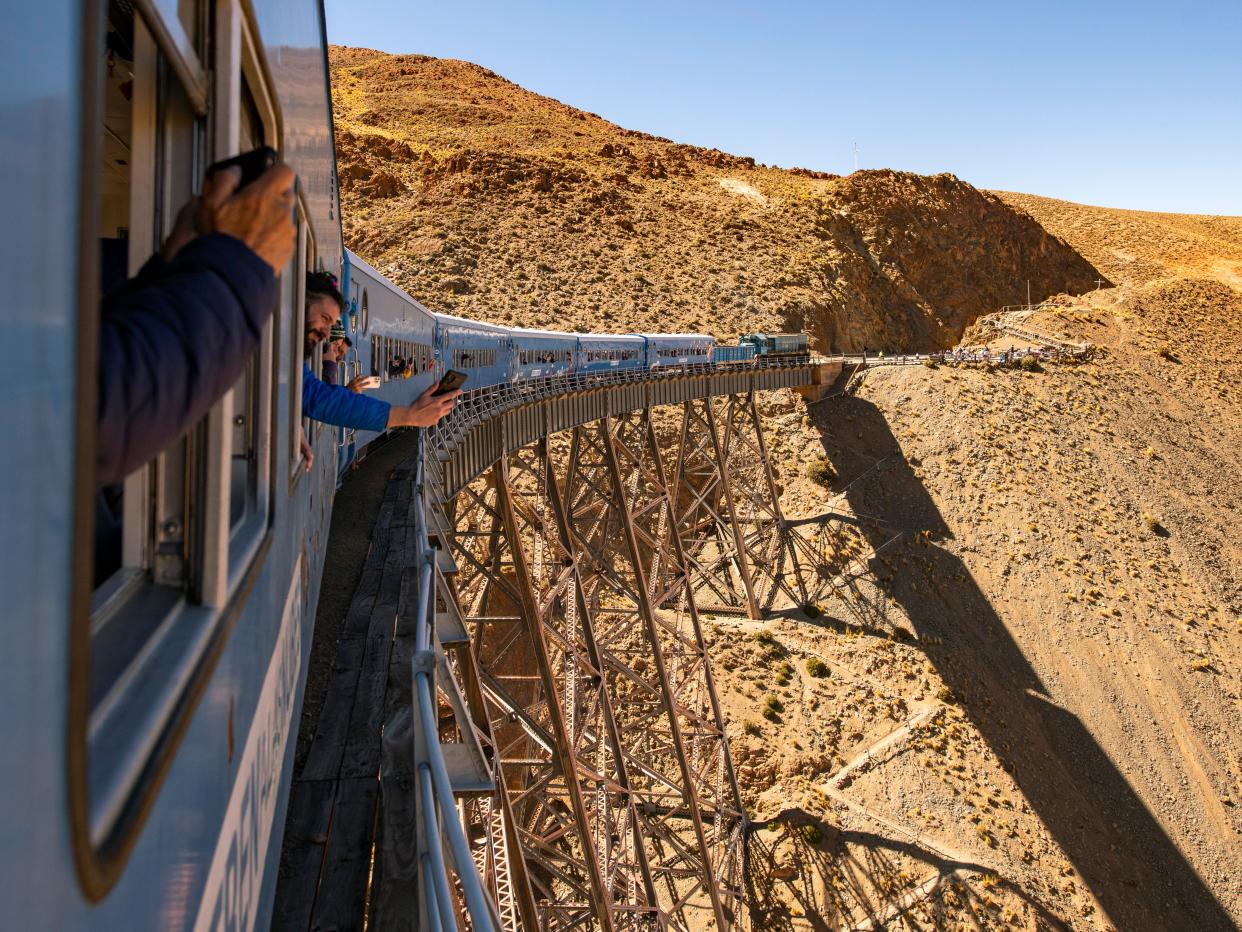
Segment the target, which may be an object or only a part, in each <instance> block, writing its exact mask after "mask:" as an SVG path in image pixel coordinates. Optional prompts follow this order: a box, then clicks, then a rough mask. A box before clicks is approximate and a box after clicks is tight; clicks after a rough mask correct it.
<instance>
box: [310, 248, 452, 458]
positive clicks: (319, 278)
mask: <svg viewBox="0 0 1242 932" xmlns="http://www.w3.org/2000/svg"><path fill="white" fill-rule="evenodd" d="M344 307H345V298H344V296H343V295H342V294H341V292H340V290H339V289H338V288H337V286H336V278H335V277H334V276H333V275H332V274H330V273H328V272H312V273H310V274H309V275H307V276H306V337H305V346H304V350H305V354H306V355H307V356H309V355H310V353H311V352H312V351H313V350H314V349H315V347H316V346H318V345H319V344H320V343H321V342H323V341H324V340H326V339H327V338H328V336H329V334H330V333H331V332H332V327H333V326H334V325H335V324H336V322H337V321H338V320H340V319H341V311H342V310H343V309H344ZM434 391H435V386H434V385H432V386H430V387H429V388H428V389H427V390H426V391H425V392H423V393H422V394H421V395H419V396H418V397H417V398H415V399H414V401H413V402H412V403H411V404H408V405H390V404H389V403H388V402H386V401H380V400H379V399H378V398H370V397H368V396H366V395H360V394H357V393H355V392H352V391H350V390H349V389H348V388H346V387H344V386H342V385H328V384H326V383H325V382H322V381H320V380H319V379H317V378H315V374H314V373H313V372H311V368H310V364H309V363H306V362H304V363H303V366H302V414H303V416H305V417H308V418H310V419H311V420H312V421H322V422H323V423H325V424H333V425H335V426H337V427H352V428H354V429H355V430H370V431H376V432H379V431H383V430H386V429H388V428H390V427H431V426H432V425H433V424H437V423H439V421H440V419H441V418H442V417H444V415H446V414H448V413H449V411H451V410H452V409H453V404H454V402H455V401H456V400H457V396H458V395H460V394H461V392H460V391H453V392H446V393H445V394H443V395H433V394H432V393H433V392H434ZM303 452H305V450H304V451H303Z"/></svg>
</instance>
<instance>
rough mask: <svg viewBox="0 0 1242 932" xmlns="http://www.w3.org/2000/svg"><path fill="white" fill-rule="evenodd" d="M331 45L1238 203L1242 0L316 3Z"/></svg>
mask: <svg viewBox="0 0 1242 932" xmlns="http://www.w3.org/2000/svg"><path fill="white" fill-rule="evenodd" d="M327 16H328V37H329V39H330V40H331V41H332V42H335V43H339V44H342V45H354V46H366V47H369V48H377V49H383V50H384V51H389V52H419V53H423V54H427V55H436V56H440V57H445V58H462V59H466V60H467V61H473V62H477V63H478V64H480V65H484V66H486V67H488V68H490V69H492V70H493V71H496V72H498V73H500V74H502V75H504V76H505V77H506V78H508V79H510V80H511V81H515V82H516V83H518V84H520V85H522V86H523V87H526V88H529V89H530V90H532V91H535V92H537V93H540V94H546V95H548V96H550V97H555V98H557V99H559V100H562V101H564V102H566V103H568V104H572V105H573V106H576V107H581V108H582V109H584V110H590V111H592V112H594V113H598V114H600V115H601V116H603V117H605V118H607V119H609V120H612V121H614V122H616V123H619V124H620V125H622V126H625V127H628V128H632V129H639V130H643V131H645V132H649V133H655V134H656V135H659V136H667V137H669V138H670V139H674V140H676V141H678V142H689V143H694V144H697V145H702V146H714V147H716V148H719V149H723V150H725V151H727V152H733V153H736V154H739V155H750V156H754V157H755V158H756V159H758V160H759V161H761V162H767V163H770V164H776V165H782V166H786V167H789V166H794V165H801V166H806V167H808V168H817V169H821V170H824V171H835V172H848V171H850V170H852V168H853V164H854V143H855V142H857V143H858V147H859V165H860V166H861V167H863V168H879V167H891V168H897V169H903V170H907V171H915V172H928V173H931V172H940V171H950V172H953V173H954V174H956V175H958V176H959V177H961V178H963V179H965V180H967V181H969V182H971V183H972V184H975V185H978V186H980V187H987V188H1002V189H1009V190H1015V191H1025V192H1029V193H1033V194H1046V195H1049V196H1052V197H1062V198H1067V199H1069V200H1074V201H1081V202H1083V203H1088V204H1104V205H1107V206H1111V207H1132V208H1137V209H1145V210H1169V211H1184V212H1196V213H1227V214H1242V0H1212V2H1204V0H1184V2H1151V0H1132V2H1128V3H1120V2H1111V0H1109V2H1101V0H1079V2H1062V0H1044V2H1039V3H1029V2H1027V3H1018V2H1013V0H993V2H960V3H935V2H922V3H919V2H882V0H872V2H866V0H861V2H855V3H848V4H847V3H840V2H836V0H822V2H818V3H816V2H792V0H791V2H779V0H777V2H769V3H751V4H742V3H733V2H724V0H717V2H710V3H708V2H684V3H683V2H676V0H666V2H663V3H652V2H647V0H630V2H620V3H608V4H604V3H596V2H592V0H579V2H542V3H536V2H525V3H523V2H478V0H449V2H444V0H439V2H434V3H433V2H425V0H404V2H401V0H327Z"/></svg>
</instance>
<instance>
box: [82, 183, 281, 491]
mask: <svg viewBox="0 0 1242 932" xmlns="http://www.w3.org/2000/svg"><path fill="white" fill-rule="evenodd" d="M238 177H239V173H238V170H237V169H228V170H225V171H222V172H218V173H216V174H214V175H209V176H208V177H207V179H206V180H205V181H204V182H203V193H202V196H201V197H199V198H197V199H196V200H195V201H194V202H192V204H191V205H188V208H187V209H185V210H183V211H182V213H181V215H180V216H179V217H178V219H177V226H176V228H175V229H174V231H173V233H172V235H171V236H170V237H169V239H168V242H166V243H165V244H164V246H163V248H162V249H161V251H160V253H158V254H157V255H155V256H153V257H152V258H151V260H150V261H149V262H148V263H147V264H146V265H145V266H143V269H142V271H141V272H139V274H138V275H137V276H135V277H134V278H133V279H131V280H130V281H128V282H126V283H125V284H124V285H122V286H121V287H120V288H119V289H117V290H116V291H115V292H113V293H112V294H110V295H108V296H107V297H106V298H105V299H104V301H103V303H102V307H101V312H100V323H99V373H98V383H97V384H98V409H97V410H98V420H97V436H96V445H95V466H96V483H97V485H98V486H100V487H103V486H107V485H112V484H115V483H118V482H120V481H121V480H122V479H124V478H125V476H127V475H129V474H130V473H131V472H133V471H134V470H135V469H137V468H138V467H139V466H141V465H142V464H143V463H146V462H148V461H149V460H151V459H152V458H153V457H154V456H155V455H156V454H158V453H159V452H160V451H161V450H162V449H164V448H165V447H166V446H168V444H170V443H172V442H173V441H174V440H176V439H177V438H178V437H180V436H181V435H182V434H184V433H185V432H186V431H187V430H188V429H189V428H190V427H191V426H192V425H193V424H194V423H196V422H197V421H198V420H199V419H201V418H202V417H203V415H205V414H206V413H207V411H208V410H209V409H210V408H211V406H212V405H214V404H215V403H216V402H217V401H219V400H220V398H221V397H222V396H223V395H224V393H225V392H226V391H228V390H229V387H230V386H232V385H233V383H234V382H236V381H237V379H238V378H239V377H240V376H241V373H242V370H243V369H244V368H245V366H246V363H247V362H248V361H249V360H250V356H251V354H252V353H253V352H254V351H255V350H256V349H257V348H258V346H259V338H260V336H261V334H262V332H263V327H264V325H265V324H266V323H267V319H268V318H269V317H270V316H271V314H272V310H273V308H274V307H275V306H276V296H277V291H278V288H277V283H276V275H277V274H278V273H279V271H280V270H281V269H283V268H284V267H285V265H286V264H288V262H289V257H290V256H291V255H292V254H293V244H294V228H293V221H292V213H293V181H294V174H293V171H292V170H291V169H290V168H289V167H288V166H285V165H276V166H273V167H272V168H269V169H268V170H267V172H266V173H265V174H264V175H262V176H261V177H260V178H258V179H256V180H255V181H254V182H252V183H251V184H248V185H247V186H246V187H245V188H242V189H241V190H240V191H239V190H237V183H238Z"/></svg>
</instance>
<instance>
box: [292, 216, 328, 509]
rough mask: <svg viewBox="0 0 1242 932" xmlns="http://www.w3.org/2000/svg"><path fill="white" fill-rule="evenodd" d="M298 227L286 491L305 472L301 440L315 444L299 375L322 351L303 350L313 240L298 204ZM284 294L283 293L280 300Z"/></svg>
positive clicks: (313, 366) (314, 365) (314, 366)
mask: <svg viewBox="0 0 1242 932" xmlns="http://www.w3.org/2000/svg"><path fill="white" fill-rule="evenodd" d="M294 214H295V215H294V223H295V224H296V226H297V250H296V254H295V256H294V265H295V268H294V271H293V281H292V282H290V283H289V287H288V295H289V297H291V299H292V305H293V308H292V310H293V313H292V314H291V315H290V317H289V321H290V327H289V367H290V368H289V460H288V461H289V463H290V471H289V489H290V491H292V490H293V487H294V486H295V485H297V482H298V479H299V478H300V477H301V476H302V474H303V473H304V472H306V466H305V460H306V458H305V456H303V454H302V443H301V441H302V437H303V436H305V437H306V440H307V442H308V443H310V444H312V445H313V444H314V442H315V433H314V431H315V425H314V424H312V423H311V422H310V421H308V420H307V419H306V418H304V417H302V372H303V369H304V367H305V365H306V364H307V363H309V365H310V368H311V371H312V372H318V371H319V367H320V363H321V362H322V360H323V347H322V346H317V347H315V350H314V352H312V353H311V354H310V355H309V357H308V356H307V354H306V352H305V346H306V273H307V272H308V271H309V270H311V269H313V268H315V239H314V236H313V234H312V233H311V230H310V225H309V224H308V223H307V222H306V214H305V212H304V211H303V209H302V205H301V203H299V204H298V206H297V208H296V209H295V211H294ZM283 296H284V290H283V289H282V297H283Z"/></svg>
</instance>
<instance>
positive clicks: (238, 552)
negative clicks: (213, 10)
mask: <svg viewBox="0 0 1242 932" xmlns="http://www.w3.org/2000/svg"><path fill="white" fill-rule="evenodd" d="M243 55H244V57H245V60H246V64H247V66H248V67H245V68H244V69H243V77H242V80H241V82H240V86H239V89H238V97H239V99H238V101H237V114H238V121H237V122H238V137H239V138H238V141H237V144H236V147H235V148H236V149H237V150H240V151H242V152H248V151H249V150H251V149H254V148H256V147H258V146H261V145H265V144H267V143H268V142H269V140H271V139H273V138H274V137H275V134H276V116H275V113H274V112H273V110H272V109H271V106H270V104H269V103H268V101H267V98H266V97H263V96H261V95H256V93H255V92H254V90H252V81H255V78H257V73H258V67H257V63H256V62H255V61H254V55H253V50H252V49H250V48H249V46H248V44H247V47H246V48H245V50H244V51H243ZM252 76H253V77H252ZM255 83H258V82H257V81H256V82H255ZM228 142H229V141H227V140H219V141H218V145H217V151H221V150H224V151H227V150H229V149H232V148H234V147H233V146H232V145H229V144H228ZM283 284H284V283H283V282H282V285H283ZM286 306H287V305H286ZM275 332H276V321H275V320H269V321H268V322H267V325H266V326H265V327H264V329H263V336H262V339H261V341H260V345H259V351H258V352H257V353H255V354H254V355H253V356H252V357H251V359H250V361H249V363H247V365H246V368H245V370H244V371H243V372H242V374H241V377H240V378H239V379H238V380H237V382H236V384H235V385H234V386H233V391H232V393H231V396H230V397H228V398H226V399H225V401H224V403H223V404H222V405H221V411H220V412H219V414H218V417H220V418H221V419H222V420H224V421H225V422H226V427H225V429H226V431H227V432H228V433H229V435H230V436H229V447H230V455H229V457H228V460H227V469H228V483H229V486H228V487H229V500H228V501H229V514H228V564H229V566H228V569H227V571H226V570H223V569H222V570H221V573H220V575H221V577H223V576H224V575H225V573H227V575H228V576H229V577H230V578H236V576H237V575H238V574H239V573H240V572H241V571H242V570H243V569H244V567H245V565H246V564H247V562H248V556H249V554H250V551H251V550H252V548H253V547H254V546H255V545H256V544H257V542H258V541H259V540H260V539H261V538H262V536H263V534H264V533H265V532H266V531H267V527H268V524H269V523H270V517H271V495H270V491H271V457H272V444H271V442H270V438H271V434H272V397H273V395H272V390H273V389H272V381H273V378H272V373H273V372H274V371H275V359H274V354H275V351H276V347H275V342H276V340H275ZM216 597H217V598H218V599H222V598H223V593H222V592H217V593H216Z"/></svg>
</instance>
